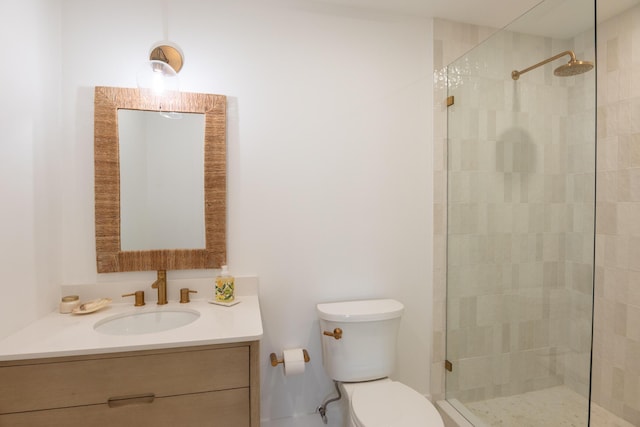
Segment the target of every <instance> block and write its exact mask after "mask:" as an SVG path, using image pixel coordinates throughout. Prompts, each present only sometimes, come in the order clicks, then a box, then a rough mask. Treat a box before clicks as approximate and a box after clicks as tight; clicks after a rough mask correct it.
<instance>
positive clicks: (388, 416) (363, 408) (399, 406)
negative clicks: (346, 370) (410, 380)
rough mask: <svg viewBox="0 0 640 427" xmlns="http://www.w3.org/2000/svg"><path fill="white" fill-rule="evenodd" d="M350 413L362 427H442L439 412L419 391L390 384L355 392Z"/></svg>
mask: <svg viewBox="0 0 640 427" xmlns="http://www.w3.org/2000/svg"><path fill="white" fill-rule="evenodd" d="M351 411H352V415H353V418H354V421H355V422H356V425H358V426H359V427H416V426H424V427H427V426H428V427H443V426H444V424H443V422H442V418H441V417H440V414H439V413H438V410H437V409H436V408H435V407H434V406H433V405H432V404H431V402H429V401H428V400H427V398H426V397H424V396H422V395H421V394H420V393H418V392H417V391H415V390H413V389H411V388H409V387H407V386H406V385H404V384H402V383H399V382H396V381H387V382H381V383H372V384H370V385H368V386H367V387H362V388H358V389H356V390H354V392H353V396H352V397H351Z"/></svg>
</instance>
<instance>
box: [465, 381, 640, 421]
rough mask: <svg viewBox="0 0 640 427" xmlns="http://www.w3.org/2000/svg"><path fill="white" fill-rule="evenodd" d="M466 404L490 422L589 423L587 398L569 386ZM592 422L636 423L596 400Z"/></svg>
mask: <svg viewBox="0 0 640 427" xmlns="http://www.w3.org/2000/svg"><path fill="white" fill-rule="evenodd" d="M465 406H466V407H467V409H469V410H470V411H471V412H472V413H473V415H475V416H476V417H478V418H479V419H480V420H481V421H482V422H484V423H485V424H486V425H487V426H503V427H543V426H550V427H551V426H553V427H585V426H586V424H587V417H586V414H585V411H586V407H587V400H586V399H585V398H584V397H582V396H581V395H580V394H578V393H576V392H574V391H573V390H571V389H570V388H569V387H566V386H558V387H551V388H548V389H544V390H539V391H533V392H528V393H524V394H520V395H516V396H509V397H499V398H495V399H489V400H483V401H479V402H472V403H467V404H466V405H465ZM591 426H592V427H634V426H633V424H631V423H628V422H626V421H624V420H622V419H620V418H618V417H616V416H615V415H613V414H611V413H609V412H608V411H606V410H605V409H603V408H601V407H600V406H598V405H595V404H593V405H592V409H591Z"/></svg>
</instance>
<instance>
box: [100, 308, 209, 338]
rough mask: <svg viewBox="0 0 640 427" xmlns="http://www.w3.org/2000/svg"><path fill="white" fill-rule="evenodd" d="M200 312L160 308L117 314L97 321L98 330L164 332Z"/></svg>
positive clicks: (139, 332) (129, 333)
mask: <svg viewBox="0 0 640 427" xmlns="http://www.w3.org/2000/svg"><path fill="white" fill-rule="evenodd" d="M198 317H200V313H199V312H197V311H195V310H189V309H161V310H160V309H159V310H152V311H141V312H128V313H122V314H116V315H114V316H110V317H107V318H105V319H102V320H100V321H99V322H96V324H95V325H94V326H93V329H95V330H96V331H97V332H100V333H102V334H108V335H140V334H151V333H154V332H163V331H168V330H171V329H175V328H179V327H181V326H185V325H188V324H189V323H192V322H194V321H195V320H197V319H198Z"/></svg>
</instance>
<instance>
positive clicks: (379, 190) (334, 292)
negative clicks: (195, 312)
mask: <svg viewBox="0 0 640 427" xmlns="http://www.w3.org/2000/svg"><path fill="white" fill-rule="evenodd" d="M62 4H63V6H62V106H63V108H62V119H63V133H62V135H63V139H62V141H63V143H62V147H61V149H62V151H63V153H64V158H65V169H64V173H63V174H62V180H63V183H64V191H63V192H62V193H61V196H62V197H63V199H64V202H65V203H64V215H63V219H62V220H61V221H60V223H59V225H60V227H61V229H62V235H63V243H62V264H61V265H62V269H63V283H65V284H92V283H98V284H100V283H104V282H109V281H119V280H128V279H130V278H132V277H135V278H137V279H138V278H142V279H144V280H146V279H148V280H149V283H151V281H152V280H153V277H154V275H155V273H153V272H143V273H128V274H111V275H100V276H98V275H97V274H96V268H95V249H94V246H95V241H94V237H93V232H94V229H93V215H94V211H93V118H92V114H93V87H94V86H96V85H105V86H108V85H111V86H124V87H134V86H135V74H136V70H137V68H138V66H139V65H140V63H141V62H142V61H143V60H144V59H145V57H146V55H147V53H148V50H149V48H150V47H151V45H152V44H153V43H154V42H156V41H158V40H161V39H163V38H164V34H163V24H162V22H163V19H162V7H161V4H162V2H160V1H152V0H147V1H136V2H132V1H124V0H113V1H109V2H86V1H82V0H64V1H63V2H62ZM169 16H170V18H169V19H168V36H169V38H170V40H171V41H173V42H175V43H177V44H178V45H179V46H180V47H181V48H182V50H183V51H184V53H185V65H184V68H183V70H182V71H181V73H180V78H181V89H182V90H185V91H193V92H207V93H219V94H224V95H227V96H228V97H229V98H228V103H229V104H228V141H227V143H228V219H229V221H228V242H229V243H228V264H229V266H230V269H231V270H232V272H235V273H236V274H257V275H258V276H259V277H260V286H261V295H260V297H261V307H262V314H263V319H264V330H265V335H264V338H263V341H262V353H263V354H262V362H263V366H262V391H263V393H262V414H263V417H264V418H266V419H270V418H280V417H287V416H291V415H294V414H303V413H309V412H313V411H314V409H315V407H316V406H318V404H320V403H321V401H322V400H323V399H324V398H325V397H326V396H327V394H329V393H331V392H332V385H331V383H330V381H329V379H328V378H327V377H326V375H325V374H324V372H323V369H322V363H321V352H320V347H319V346H320V340H319V331H318V324H317V321H316V314H315V304H316V303H318V302H323V301H332V300H340V299H349V298H369V297H394V298H397V299H399V300H400V301H402V302H403V303H405V305H406V307H407V310H406V314H405V317H404V319H403V323H402V330H401V337H400V362H401V364H400V367H399V370H398V372H397V377H398V378H399V379H401V380H403V381H404V382H406V383H407V384H409V385H411V386H413V387H415V388H416V389H418V390H419V391H421V392H423V393H427V392H428V384H429V377H428V366H429V354H430V352H429V342H430V336H429V334H430V332H429V331H430V330H431V295H432V292H431V284H430V278H431V269H432V268H431V260H432V253H431V247H432V245H431V224H432V217H431V202H432V196H431V188H432V175H433V174H432V154H431V152H432V144H431V138H430V135H431V134H432V132H431V122H430V120H431V117H432V99H431V98H430V96H431V93H432V90H431V88H432V83H431V81H432V77H431V73H432V66H431V62H430V61H431V58H432V52H431V50H432V47H431V22H430V21H429V20H421V19H410V18H403V17H398V16H390V15H380V14H373V13H368V12H366V11H364V10H359V9H342V8H338V7H335V6H317V5H316V6H313V7H312V6H309V5H306V3H303V2H297V3H296V4H294V3H293V2H286V3H275V2H271V3H270V5H269V6H268V7H267V6H265V5H264V2H249V1H222V0H220V1H215V2H206V4H205V2H200V1H196V0H188V1H180V2H178V1H171V2H169ZM187 274H191V275H193V274H195V275H198V274H199V275H203V274H206V275H209V276H211V277H212V276H213V275H214V272H213V271H207V272H170V273H169V281H170V280H171V277H179V276H180V275H187ZM99 286H106V285H104V284H102V285H99ZM298 346H303V347H306V348H307V349H309V351H310V353H311V357H312V362H311V364H310V365H309V366H308V370H307V372H306V373H305V375H304V376H303V377H293V378H285V377H283V376H282V375H281V372H282V370H281V368H280V367H279V368H277V369H274V368H271V367H270V365H268V363H267V362H268V354H269V353H270V352H272V351H275V352H277V353H280V352H281V350H282V349H284V348H287V347H298Z"/></svg>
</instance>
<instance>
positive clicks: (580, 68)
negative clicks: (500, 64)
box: [511, 50, 593, 80]
mask: <svg viewBox="0 0 640 427" xmlns="http://www.w3.org/2000/svg"><path fill="white" fill-rule="evenodd" d="M566 55H569V56H570V57H571V59H570V60H569V62H568V63H566V64H564V65H561V66H560V67H558V68H556V69H555V71H554V72H553V74H554V75H556V76H558V77H568V76H575V75H577V74H582V73H586V72H587V71H590V70H591V69H593V62H589V61H578V60H577V59H576V54H575V53H573V51H571V50H567V51H564V52H562V53H559V54H557V55H555V56H552V57H551V58H548V59H545V60H544V61H542V62H538V63H537V64H535V65H532V66H531V67H528V68H525V69H524V70H521V71H517V70H513V71H512V72H511V78H512V79H513V80H518V79H519V78H520V76H521V75H522V74H524V73H527V72H529V71H531V70H534V69H536V68H538V67H541V66H543V65H545V64H548V63H549V62H551V61H555V60H556V59H559V58H562V57H563V56H566Z"/></svg>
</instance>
